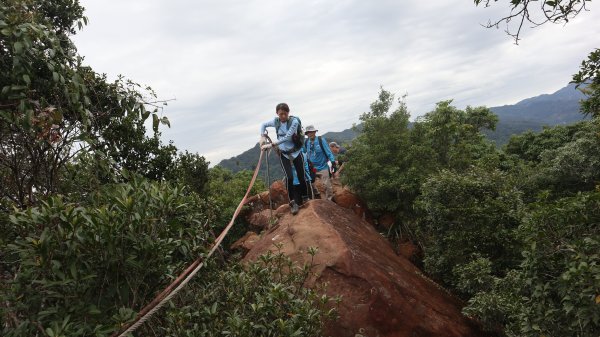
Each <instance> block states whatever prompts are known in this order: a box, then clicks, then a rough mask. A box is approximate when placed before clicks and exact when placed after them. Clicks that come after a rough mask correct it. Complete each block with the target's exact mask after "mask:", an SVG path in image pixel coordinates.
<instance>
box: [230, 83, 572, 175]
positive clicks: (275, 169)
mask: <svg viewBox="0 0 600 337" xmlns="http://www.w3.org/2000/svg"><path fill="white" fill-rule="evenodd" d="M583 98H584V95H583V93H581V92H580V91H579V90H577V89H576V88H575V85H574V84H569V85H567V86H566V87H564V88H562V89H560V90H558V91H556V92H555V93H552V94H544V95H539V96H535V97H531V98H527V99H524V100H522V101H520V102H518V103H516V104H513V105H503V106H498V107H492V108H490V109H491V110H492V111H493V112H494V113H495V114H497V115H498V117H499V121H498V124H497V126H496V130H495V131H487V132H485V133H486V135H487V136H488V137H489V138H490V140H492V141H494V142H495V143H496V144H497V145H498V146H501V145H503V144H506V142H507V141H508V139H509V138H510V136H512V135H515V134H520V133H523V132H525V131H527V130H532V131H540V130H542V128H543V127H544V126H554V125H558V124H570V123H573V122H576V121H579V120H582V119H583V115H582V114H581V113H580V112H579V101H580V100H581V99H583ZM357 130H360V125H359V126H358V127H357ZM357 130H354V129H352V128H351V129H346V130H343V131H340V132H327V133H325V134H323V136H324V137H325V138H326V139H327V141H330V142H331V141H336V142H338V143H348V142H350V141H351V140H352V139H354V138H355V137H356V136H357V134H358V132H359V131H357ZM258 151H259V147H258V144H256V145H255V146H254V147H253V148H251V149H249V150H247V151H244V152H243V153H241V154H239V155H237V156H235V157H231V158H229V159H224V160H222V161H221V162H220V163H219V164H218V165H219V166H221V167H224V168H227V169H230V170H231V171H233V172H238V171H241V170H253V169H254V167H255V165H256V162H257V161H258V153H259V152H258ZM269 168H270V173H271V180H272V181H273V180H275V179H280V178H281V177H282V176H283V171H282V170H281V166H280V164H279V159H278V158H277V157H275V155H274V154H271V155H270V156H269ZM261 172H266V163H265V162H263V164H262V167H261Z"/></svg>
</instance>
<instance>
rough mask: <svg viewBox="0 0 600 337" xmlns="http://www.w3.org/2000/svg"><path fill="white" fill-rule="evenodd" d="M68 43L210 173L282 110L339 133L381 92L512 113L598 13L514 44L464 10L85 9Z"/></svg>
mask: <svg viewBox="0 0 600 337" xmlns="http://www.w3.org/2000/svg"><path fill="white" fill-rule="evenodd" d="M81 2H82V4H83V5H84V6H85V7H86V8H87V11H86V15H87V16H88V17H89V19H90V24H89V25H88V26H87V27H86V28H84V30H83V31H82V32H80V33H79V34H78V35H77V36H75V38H74V40H75V42H76V45H77V46H78V48H79V51H80V53H81V54H82V55H84V56H86V62H87V63H89V64H90V65H91V66H92V67H93V68H94V69H95V70H96V71H98V72H105V73H107V74H109V76H110V77H115V76H116V75H118V74H123V75H125V76H126V77H128V78H131V79H132V80H134V81H137V82H140V83H142V84H147V85H151V86H152V87H153V88H154V89H155V90H156V91H157V93H158V94H159V96H160V97H161V98H164V99H169V98H173V97H175V98H176V101H174V102H170V103H169V106H168V107H167V108H166V109H165V114H166V115H167V116H168V117H169V119H170V120H171V122H172V129H163V136H164V138H166V139H173V140H174V141H175V145H176V146H177V147H178V148H180V149H182V150H183V149H187V150H189V151H192V152H199V153H200V154H202V155H204V156H206V157H207V158H208V159H209V160H210V161H212V162H213V164H214V163H217V162H218V161H220V160H221V159H224V158H228V157H231V156H233V155H236V154H239V153H240V152H242V151H244V150H246V149H248V148H249V147H251V146H253V145H254V143H255V142H256V140H257V136H258V127H259V124H260V123H261V122H262V121H264V120H267V119H269V118H272V117H273V116H274V107H275V105H276V104H277V103H279V102H282V101H285V102H288V103H289V104H290V106H291V108H292V110H293V113H296V114H298V115H299V116H301V118H302V120H303V123H304V124H305V125H308V124H315V125H317V127H318V128H319V129H320V130H321V131H323V132H326V131H341V130H342V129H345V128H348V127H350V126H351V125H352V123H353V122H357V121H358V116H359V115H360V114H361V113H362V112H364V111H366V110H368V108H369V104H370V102H371V101H372V100H374V99H375V97H376V95H377V92H378V90H379V86H380V85H383V86H384V87H385V88H386V89H388V90H391V91H394V92H397V93H398V94H403V93H405V92H407V93H408V105H409V109H410V110H411V111H412V112H413V114H414V115H415V116H416V115H420V114H423V113H425V112H427V111H429V110H430V109H432V108H433V107H434V104H435V102H437V101H440V100H444V99H451V98H453V99H454V102H455V104H456V105H458V106H459V107H464V106H466V105H489V106H494V105H502V104H511V103H514V102H516V101H519V100H521V99H523V98H526V97H530V96H534V95H538V94H541V93H548V92H552V91H555V90H557V89H559V88H560V87H562V86H564V85H565V84H566V83H567V82H568V81H569V80H570V77H571V74H573V73H574V72H576V71H577V68H578V66H579V64H580V62H581V60H582V59H584V58H585V57H586V55H587V54H588V53H589V52H590V51H591V50H592V49H593V48H595V47H598V46H599V45H600V25H599V24H598V22H600V11H595V10H594V9H592V10H591V11H590V12H586V13H583V14H581V15H580V16H579V17H577V18H575V19H574V20H572V21H571V22H570V23H569V24H568V25H566V26H564V27H563V26H560V25H545V26H542V27H539V28H536V29H533V30H530V29H527V30H526V31H525V32H524V33H523V40H522V41H521V44H520V45H519V46H516V45H514V44H513V41H512V40H511V39H510V37H508V36H506V35H505V34H504V32H503V31H502V30H495V29H492V30H489V29H485V28H482V27H481V26H480V24H481V23H485V22H487V21H488V18H492V19H493V18H498V17H500V16H501V15H503V14H505V13H507V7H505V6H503V5H502V4H501V3H496V4H494V6H492V7H491V8H488V9H483V8H476V7H475V6H474V5H473V4H472V3H468V2H464V1H455V2H448V1H419V2H417V1H410V2H409V1H396V0H386V1H377V2H374V1H373V2H367V1H335V2H334V1H316V0H313V1H278V2H274V1H266V0H254V1H234V0H231V1H219V2H216V1H184V0H176V1H169V2H166V1H159V0H145V1H141V0H135V1H134V0H128V1H117V0H105V1H97V0H96V1H93V0H82V1H81Z"/></svg>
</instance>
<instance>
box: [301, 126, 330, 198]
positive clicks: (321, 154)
mask: <svg viewBox="0 0 600 337" xmlns="http://www.w3.org/2000/svg"><path fill="white" fill-rule="evenodd" d="M317 131H319V130H317V129H316V128H315V127H314V125H309V126H307V127H306V130H305V131H304V133H305V134H306V135H307V136H308V139H307V140H306V143H305V144H304V149H305V152H306V154H307V157H308V160H309V161H310V162H311V163H312V164H313V166H314V167H315V168H316V169H317V177H319V178H320V179H322V181H323V184H324V185H325V197H326V198H327V199H328V200H331V199H332V198H333V188H332V186H331V180H330V177H331V174H332V173H333V162H334V161H335V157H334V156H333V153H332V152H331V149H330V148H329V144H328V143H327V140H325V138H324V137H322V136H319V137H317ZM315 193H316V191H315Z"/></svg>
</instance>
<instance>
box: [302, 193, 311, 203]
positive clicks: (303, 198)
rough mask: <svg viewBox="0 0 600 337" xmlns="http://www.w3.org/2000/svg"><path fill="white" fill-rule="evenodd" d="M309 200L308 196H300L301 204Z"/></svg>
mask: <svg viewBox="0 0 600 337" xmlns="http://www.w3.org/2000/svg"><path fill="white" fill-rule="evenodd" d="M309 200H310V198H309V197H308V195H304V196H302V203H303V204H304V203H307V202H308V201H309Z"/></svg>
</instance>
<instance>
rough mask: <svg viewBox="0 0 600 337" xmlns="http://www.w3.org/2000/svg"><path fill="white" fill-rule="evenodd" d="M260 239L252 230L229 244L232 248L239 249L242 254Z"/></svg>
mask: <svg viewBox="0 0 600 337" xmlns="http://www.w3.org/2000/svg"><path fill="white" fill-rule="evenodd" d="M259 240H260V236H258V234H256V233H254V232H247V233H246V234H245V235H244V236H242V237H241V238H240V239H239V240H237V241H236V242H234V243H233V244H232V245H231V249H232V250H240V251H241V252H242V254H246V253H247V252H248V251H249V250H250V249H252V248H253V247H254V246H255V245H256V243H257V242H258V241H259Z"/></svg>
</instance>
